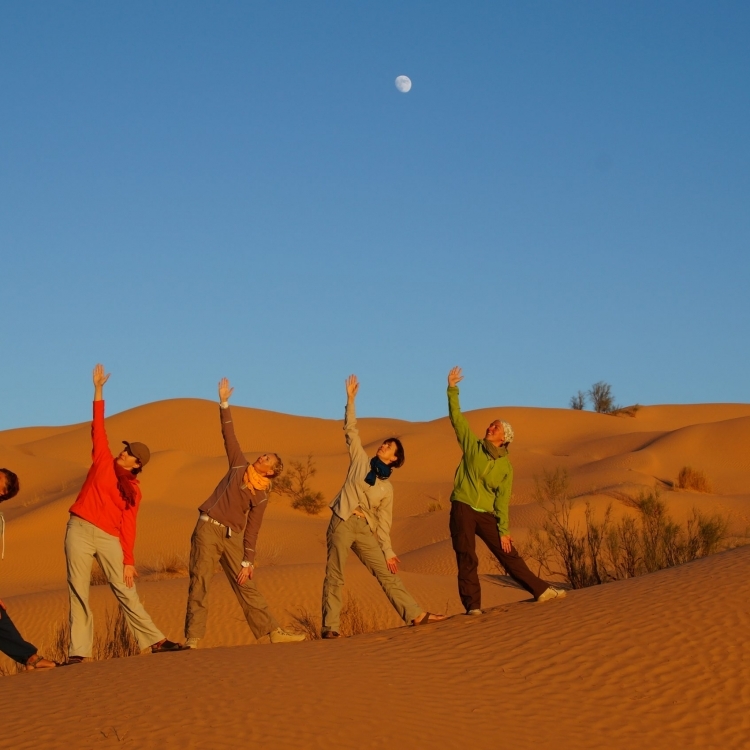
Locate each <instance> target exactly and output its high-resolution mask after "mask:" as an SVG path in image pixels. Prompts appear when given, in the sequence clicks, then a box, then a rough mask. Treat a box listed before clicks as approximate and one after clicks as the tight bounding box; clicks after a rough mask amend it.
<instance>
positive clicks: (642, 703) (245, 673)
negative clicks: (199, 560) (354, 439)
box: [0, 399, 750, 748]
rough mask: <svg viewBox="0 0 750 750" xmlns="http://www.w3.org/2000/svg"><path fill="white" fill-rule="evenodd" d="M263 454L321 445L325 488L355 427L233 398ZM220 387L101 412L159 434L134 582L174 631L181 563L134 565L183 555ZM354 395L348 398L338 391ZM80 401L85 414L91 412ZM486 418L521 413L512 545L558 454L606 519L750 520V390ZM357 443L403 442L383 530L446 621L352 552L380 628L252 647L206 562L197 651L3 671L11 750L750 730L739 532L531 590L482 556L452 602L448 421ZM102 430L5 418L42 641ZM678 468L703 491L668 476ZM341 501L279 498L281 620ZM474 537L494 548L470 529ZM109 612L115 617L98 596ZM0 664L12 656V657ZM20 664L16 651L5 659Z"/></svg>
mask: <svg viewBox="0 0 750 750" xmlns="http://www.w3.org/2000/svg"><path fill="white" fill-rule="evenodd" d="M233 411H234V413H235V422H236V429H237V433H238V437H239V439H240V442H241V444H242V445H243V448H244V449H245V451H246V455H247V456H248V458H250V459H251V460H252V459H253V458H254V456H255V455H257V454H259V453H261V452H265V451H269V450H272V451H277V452H279V453H280V454H281V455H282V457H283V458H284V460H285V462H286V463H287V465H288V463H289V461H290V460H295V459H296V460H304V459H305V458H306V456H307V455H308V454H310V453H311V454H312V455H313V459H314V461H315V464H316V467H317V469H318V473H317V475H316V476H315V477H314V478H313V480H312V485H313V489H315V490H320V491H322V492H323V493H324V495H325V496H326V497H327V498H332V497H333V496H334V495H335V493H336V491H337V490H338V488H339V487H340V485H341V482H342V480H343V477H344V474H345V472H346V467H347V453H346V448H345V444H344V439H343V431H342V423H341V422H340V421H336V420H322V419H312V418H304V417H296V416H290V415H283V414H276V413H271V412H264V411H260V410H256V409H251V408H243V407H238V406H235V407H233ZM217 412H218V407H217V405H216V404H214V403H211V402H207V401H201V400H194V399H175V400H170V401H164V402H158V403H153V404H148V405H145V406H141V407H138V408H135V409H132V410H129V411H126V412H123V413H121V414H117V415H114V416H113V417H110V418H108V419H107V430H108V434H109V438H110V443H111V445H112V446H113V448H115V449H117V446H119V445H120V441H121V440H123V439H128V440H140V441H143V442H146V443H147V444H148V445H149V446H150V448H151V450H152V454H153V458H152V461H151V463H150V464H149V466H148V467H147V469H146V470H145V471H144V473H143V475H142V487H143V491H144V501H143V504H142V506H141V512H140V516H139V528H138V538H137V542H136V549H135V553H136V563H137V565H138V566H139V568H140V569H141V571H142V572H143V573H144V575H142V578H141V580H140V581H139V583H138V591H139V594H140V596H141V598H142V599H143V600H144V601H145V604H146V607H147V609H148V610H149V612H150V613H151V614H152V616H153V618H154V620H155V621H156V623H157V624H158V625H159V627H161V629H162V630H163V631H164V632H165V633H166V634H167V636H168V637H170V638H173V639H180V640H181V639H182V623H183V619H184V614H185V599H186V592H187V579H186V578H185V577H180V576H178V577H174V578H167V579H161V580H155V579H159V578H160V576H158V575H153V574H152V575H145V572H146V571H147V570H148V569H154V568H158V567H159V563H160V561H163V560H165V559H167V558H170V557H173V556H176V557H177V558H180V557H181V558H183V559H184V558H185V557H186V555H187V552H188V549H189V539H190V534H191V532H192V528H193V526H194V524H195V521H196V516H197V512H196V508H197V506H198V505H199V504H200V503H201V502H202V501H203V500H204V499H205V497H206V496H207V495H208V494H209V493H210V491H211V489H212V488H213V487H214V486H215V484H216V482H217V481H218V479H219V478H220V477H221V476H222V475H223V473H224V471H225V465H226V464H225V458H224V454H223V445H222V441H221V433H220V428H219V418H218V413H217ZM342 412H343V404H342ZM86 416H88V415H86ZM467 416H468V418H469V421H470V423H471V425H472V427H473V428H474V429H475V431H476V432H478V433H479V434H483V431H484V427H485V426H486V425H487V423H488V422H489V421H491V420H492V419H495V418H498V417H501V418H503V419H506V420H508V421H509V422H511V423H512V424H513V427H514V429H515V433H516V441H515V443H514V444H513V446H512V451H511V459H512V461H513V465H514V471H515V485H514V491H513V497H512V501H511V533H512V534H513V537H514V539H515V540H516V542H523V540H524V539H525V538H526V536H527V535H528V532H529V530H531V529H533V528H535V527H537V526H538V525H539V524H540V523H541V522H542V520H543V518H544V513H543V511H542V509H541V508H540V507H539V506H538V505H537V503H536V502H535V501H534V486H535V483H534V477H535V476H536V475H539V474H540V472H542V471H543V470H545V469H546V470H551V469H555V468H557V467H564V468H566V469H567V470H568V472H569V474H570V478H571V487H572V490H573V493H574V494H575V495H576V496H578V498H579V500H580V502H579V506H580V507H582V506H583V503H584V502H585V501H588V502H590V503H591V504H592V506H593V507H594V508H595V509H597V510H598V511H600V512H603V511H604V508H605V507H606V506H607V505H609V504H610V503H612V504H613V507H614V510H615V513H618V512H625V511H624V510H623V509H622V507H621V503H620V501H619V500H618V498H619V497H622V496H625V495H628V494H629V495H634V494H636V493H637V492H638V491H639V489H652V488H653V487H654V486H660V487H662V488H663V490H664V491H663V495H662V497H663V498H664V499H665V500H666V501H667V502H668V505H669V509H670V512H671V513H672V515H673V516H674V517H675V518H676V519H685V518H687V517H688V516H689V515H690V514H691V513H692V510H693V508H698V509H700V510H703V511H705V512H711V513H714V512H718V513H721V514H723V515H725V516H726V517H727V518H728V520H729V523H730V530H731V532H732V533H733V534H736V535H744V534H746V533H747V530H748V528H750V482H749V481H748V480H749V479H750V405H743V404H704V405H689V406H677V405H673V406H650V407H642V408H641V409H640V410H639V411H638V412H637V414H636V416H635V417H613V416H608V415H600V414H594V413H591V412H577V411H573V410H567V409H541V408H520V407H512V408H511V407H498V408H493V409H482V410H477V411H474V412H470V413H468V415H467ZM359 427H360V432H361V435H362V438H363V443H364V444H365V446H366V448H367V449H368V451H370V452H374V450H375V448H376V447H377V445H379V443H380V441H381V440H382V439H383V438H386V437H388V436H390V435H396V436H398V437H400V438H401V439H402V440H403V443H404V446H405V449H406V454H407V460H406V464H405V465H404V467H403V468H402V469H400V470H399V471H398V472H396V473H395V474H394V487H395V492H396V500H395V509H394V525H393V533H392V538H393V543H394V548H395V550H396V552H397V553H398V554H399V556H400V558H401V560H402V570H403V578H404V581H405V583H406V585H407V587H408V588H409V589H410V590H411V591H412V593H413V594H414V595H415V596H416V598H417V599H418V601H419V602H420V603H421V604H423V606H424V607H425V608H426V609H429V610H430V611H442V612H446V613H448V614H451V615H455V616H454V617H451V618H450V619H449V620H447V621H445V622H443V623H439V624H437V625H431V626H429V627H424V628H416V629H414V628H405V627H402V626H401V623H400V621H399V620H398V618H397V617H396V615H395V614H394V613H393V612H392V611H391V610H390V607H389V605H388V603H387V601H386V600H385V598H384V597H383V595H382V593H381V592H380V589H379V587H378V586H377V584H376V582H375V581H374V580H373V579H372V578H371V577H370V576H369V575H368V574H367V573H366V572H365V571H364V569H363V567H362V566H361V565H360V563H359V562H358V561H357V560H356V558H354V556H353V555H352V556H350V562H349V565H348V567H347V589H348V590H349V591H350V592H352V594H353V595H354V596H355V597H356V598H357V600H358V601H359V602H360V604H361V606H362V608H363V609H364V610H365V611H366V612H367V613H368V614H369V615H370V616H371V617H373V618H375V619H377V621H378V622H379V623H380V627H381V628H382V629H381V630H380V631H379V632H375V633H369V634H364V635H359V636H356V637H352V638H348V639H343V640H340V641H334V642H320V641H316V642H309V643H303V644H288V645H274V646H271V645H268V644H256V643H255V641H254V638H253V637H252V635H251V634H250V632H249V630H248V628H247V626H246V624H245V622H244V620H243V619H242V616H241V612H240V610H239V607H238V605H237V603H236V601H235V600H234V598H233V596H232V594H231V592H230V590H229V587H228V585H227V584H226V581H225V580H224V578H223V574H222V575H217V576H216V577H215V579H214V587H213V590H212V593H211V610H210V616H209V626H208V633H207V636H206V638H205V640H204V641H203V642H202V643H201V645H202V648H201V649H199V650H198V651H191V652H186V653H178V654H160V655H143V656H141V657H132V658H127V659H118V660H112V661H108V662H94V663H86V664H82V665H80V666H76V667H70V668H65V669H59V670H52V671H50V672H47V673H26V674H20V675H14V676H10V677H7V678H2V679H0V696H2V697H1V698H0V700H2V705H3V706H4V707H5V708H4V710H3V721H2V724H3V732H2V733H1V734H2V736H0V747H9V748H10V747H13V748H27V747H28V748H32V747H33V748H38V747H45V748H56V747H66V748H70V747H73V748H88V747H91V748H94V747H96V748H99V747H102V748H103V747H109V746H130V747H134V748H151V747H154V748H157V747H158V748H163V747H180V748H204V747H206V748H208V747H239V746H241V745H246V744H248V743H253V744H254V746H256V747H263V748H292V747H294V748H299V747H318V746H320V747H342V748H348V747H373V748H380V747H383V748H386V747H388V748H402V747H404V748H406V747H420V748H421V747H428V746H429V745H430V744H434V745H436V746H440V747H482V748H484V747H487V748H490V747H492V748H494V747H500V746H509V747H519V748H526V747H528V748H532V747H533V748H539V747H550V748H588V747H591V748H601V747H613V748H617V747H625V746H628V747H632V746H633V743H634V742H638V743H640V744H641V745H642V746H643V745H644V743H645V746H646V747H649V748H660V747H670V748H671V747H701V748H709V747H716V748H733V747H737V748H739V747H747V746H748V744H749V743H750V741H749V740H748V737H749V736H750V732H749V729H750V726H749V725H750V719H748V718H747V717H748V710H747V709H748V700H749V699H750V687H748V684H749V683H748V676H749V675H748V670H749V669H750V660H749V657H748V648H747V646H746V645H745V642H744V639H743V635H744V634H745V633H747V632H748V628H747V626H748V620H749V619H750V604H749V603H748V602H750V597H749V596H748V594H749V593H750V591H748V589H749V588H750V583H749V582H748V576H747V571H748V563H750V548H740V549H736V550H729V551H727V552H723V553H721V554H719V555H714V556H712V557H710V558H705V559H702V560H698V561H696V562H694V563H690V564H687V565H683V566H680V567H678V568H673V569H670V570H666V571H661V572H658V573H654V574H651V575H648V576H643V577H641V578H637V579H632V580H627V581H621V582H617V583H610V584H607V585H604V586H599V587H595V588H591V589H586V590H581V591H574V592H571V593H570V594H569V595H568V597H567V598H566V599H564V600H562V601H554V602H548V603H546V604H543V605H538V604H533V603H530V602H529V597H528V595H527V594H526V592H525V591H523V590H520V589H518V588H516V587H515V585H514V584H513V583H512V582H511V581H509V579H507V578H506V577H505V576H503V575H501V574H500V571H499V570H498V569H497V568H496V567H495V566H494V565H493V563H492V562H491V560H490V559H489V555H488V554H487V552H486V550H482V553H481V566H480V572H481V573H482V574H483V575H482V585H483V605H484V606H485V608H487V610H488V611H487V612H486V614H485V615H484V616H482V617H479V618H468V617H466V616H464V615H462V614H459V613H460V612H461V611H462V610H461V605H460V601H459V599H458V592H457V588H456V582H455V571H456V568H455V561H454V558H453V552H452V549H451V545H450V537H449V532H448V513H449V497H450V490H451V487H452V476H453V472H454V470H455V467H456V464H457V462H458V460H459V457H460V453H459V449H458V446H457V444H456V441H455V438H454V436H453V432H452V430H451V427H450V424H449V422H448V420H447V418H443V419H439V420H435V421H432V422H424V423H411V422H404V421H398V420H389V419H376V418H373V419H360V421H359ZM89 456H90V423H89V422H88V421H86V422H83V423H81V424H79V425H72V426H66V427H29V428H21V429H17V430H7V431H5V432H0V466H7V467H8V468H11V469H13V470H14V471H16V472H17V473H18V474H19V476H20V478H21V485H22V490H21V492H20V494H19V495H18V497H16V498H15V499H14V500H12V501H9V502H7V503H4V504H3V507H2V510H3V512H4V514H5V518H6V521H7V533H6V544H5V559H4V560H3V561H2V563H0V596H2V598H3V600H4V601H5V603H6V605H7V607H8V609H9V611H10V612H11V614H12V616H13V619H14V621H15V622H16V624H17V625H18V627H19V629H20V630H21V632H22V633H23V634H24V636H25V637H26V638H28V639H29V640H31V641H32V642H34V643H36V644H37V645H38V646H40V647H41V649H42V650H43V649H44V645H45V643H49V642H50V639H51V637H52V632H53V630H54V628H55V627H56V625H57V624H58V623H59V622H60V621H61V620H62V619H64V618H65V616H66V612H67V594H66V591H65V560H64V554H63V546H62V545H63V536H64V531H65V523H66V521H67V509H68V508H69V507H70V505H71V503H72V502H73V500H74V499H75V496H76V494H77V492H78V489H79V488H80V486H81V484H82V482H83V479H84V477H85V475H86V472H87V470H88V466H89ZM685 465H692V466H693V467H694V468H697V469H700V470H702V471H704V472H705V473H706V474H707V476H708V477H709V479H710V481H711V485H712V492H711V493H696V492H688V491H673V490H671V489H670V485H671V484H672V483H673V482H674V480H675V479H676V476H677V474H678V472H679V470H680V469H681V468H682V467H683V466H685ZM328 518H329V511H328V510H327V509H324V510H323V512H321V513H320V515H318V516H308V515H306V514H305V513H303V512H300V511H297V510H293V509H292V508H291V507H290V503H289V500H288V498H285V497H279V496H276V495H274V496H273V498H272V501H271V504H270V506H269V509H268V511H267V513H266V517H265V520H264V524H263V528H262V530H261V535H260V540H259V565H258V570H257V573H256V575H257V579H256V580H257V582H258V586H259V588H260V589H261V591H262V592H263V593H264V595H265V596H266V598H267V599H268V601H269V604H270V605H271V608H272V610H273V611H274V613H275V614H276V616H277V618H278V619H279V620H280V621H281V622H282V623H283V624H285V625H293V615H294V614H295V613H299V612H300V611H301V610H302V609H306V610H309V611H310V612H313V613H314V614H317V613H318V610H319V605H320V593H321V588H322V582H323V570H324V565H325V529H326V525H327V523H328ZM479 546H480V547H481V543H479ZM92 592H93V597H94V604H95V609H96V612H97V616H98V621H99V622H100V623H101V622H103V620H104V613H105V612H106V611H113V610H114V607H115V601H114V597H113V596H112V594H111V593H110V591H109V590H108V588H107V587H106V586H97V587H94V588H93V589H92ZM3 658H4V657H3ZM3 664H4V666H7V665H8V662H7V660H5V661H4V662H3Z"/></svg>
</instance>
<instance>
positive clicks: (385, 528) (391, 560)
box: [375, 487, 401, 573]
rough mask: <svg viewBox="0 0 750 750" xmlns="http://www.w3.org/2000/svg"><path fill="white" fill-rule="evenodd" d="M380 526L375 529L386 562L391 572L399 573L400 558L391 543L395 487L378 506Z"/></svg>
mask: <svg viewBox="0 0 750 750" xmlns="http://www.w3.org/2000/svg"><path fill="white" fill-rule="evenodd" d="M377 514H378V526H377V529H376V531H375V536H376V537H377V540H378V544H379V545H380V549H382V550H383V554H384V555H385V562H386V565H388V570H390V571H391V573H398V564H399V563H400V562H401V560H399V559H398V557H397V556H396V553H395V552H394V551H393V546H392V545H391V525H392V524H393V487H391V488H390V490H389V492H388V494H387V495H386V496H385V497H384V498H383V502H382V503H380V505H379V506H378V513H377Z"/></svg>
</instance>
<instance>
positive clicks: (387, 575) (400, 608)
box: [352, 516, 422, 623]
mask: <svg viewBox="0 0 750 750" xmlns="http://www.w3.org/2000/svg"><path fill="white" fill-rule="evenodd" d="M353 518H356V516H353ZM356 532H357V533H356V537H355V539H354V544H353V545H352V550H353V551H354V554H355V555H356V556H357V557H358V558H359V559H360V560H361V561H362V564H363V565H364V566H365V567H366V568H367V570H369V571H370V573H372V574H373V575H374V576H375V578H377V579H378V583H379V584H380V587H381V588H382V589H383V591H384V592H385V595H386V596H387V597H388V601H390V603H391V605H392V606H393V608H394V609H395V610H396V612H398V614H399V616H400V617H401V619H402V620H403V621H404V622H407V623H408V622H411V621H412V620H414V619H416V618H417V617H419V615H420V614H422V608H421V607H420V606H419V605H418V604H417V603H416V601H414V597H413V596H412V595H411V594H410V593H409V592H408V591H407V590H406V587H405V586H404V583H403V581H402V580H401V579H400V578H399V577H398V576H397V575H396V574H395V573H391V571H390V570H388V565H387V564H386V562H385V555H384V554H383V550H382V549H381V548H380V545H379V544H378V540H377V539H376V538H375V535H374V534H373V533H372V530H371V529H370V527H369V526H368V525H367V521H365V520H364V519H362V518H357V528H356Z"/></svg>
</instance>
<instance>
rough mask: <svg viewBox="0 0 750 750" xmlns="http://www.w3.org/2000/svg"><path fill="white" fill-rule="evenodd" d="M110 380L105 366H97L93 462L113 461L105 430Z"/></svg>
mask: <svg viewBox="0 0 750 750" xmlns="http://www.w3.org/2000/svg"><path fill="white" fill-rule="evenodd" d="M108 380H109V373H106V374H105V372H104V365H97V366H96V367H95V368H94V372H93V381H94V420H93V422H92V423H91V458H92V460H93V461H98V460H107V461H109V460H111V459H112V458H113V456H112V452H111V451H110V449H109V441H108V440H107V431H106V430H105V428H104V384H105V383H106V382H107V381H108Z"/></svg>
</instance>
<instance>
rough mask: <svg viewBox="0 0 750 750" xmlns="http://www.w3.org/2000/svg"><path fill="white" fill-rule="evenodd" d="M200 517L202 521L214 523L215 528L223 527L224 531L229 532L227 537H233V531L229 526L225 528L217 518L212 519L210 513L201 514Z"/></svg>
mask: <svg viewBox="0 0 750 750" xmlns="http://www.w3.org/2000/svg"><path fill="white" fill-rule="evenodd" d="M199 517H200V519H201V521H208V522H209V523H212V524H213V525H214V526H221V528H222V529H226V530H227V536H232V529H230V528H229V527H228V526H225V525H224V524H223V523H220V522H219V521H217V520H216V519H215V518H211V516H209V515H208V513H201V514H200V516H199Z"/></svg>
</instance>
